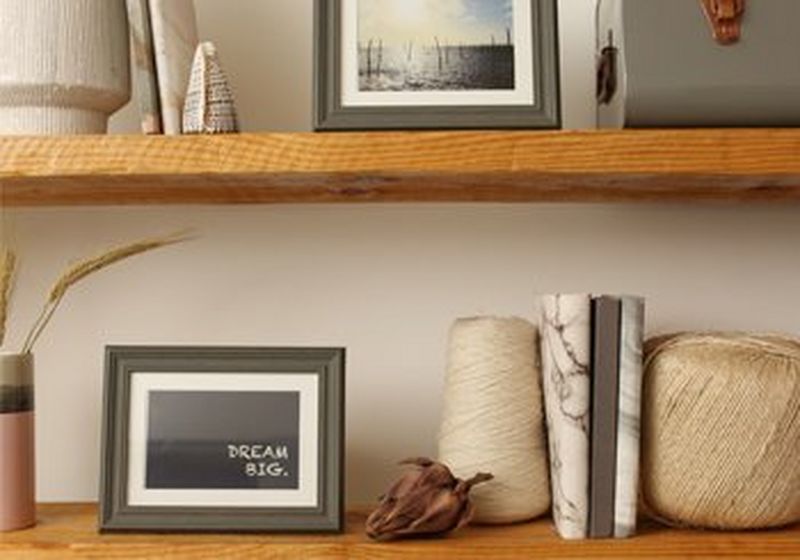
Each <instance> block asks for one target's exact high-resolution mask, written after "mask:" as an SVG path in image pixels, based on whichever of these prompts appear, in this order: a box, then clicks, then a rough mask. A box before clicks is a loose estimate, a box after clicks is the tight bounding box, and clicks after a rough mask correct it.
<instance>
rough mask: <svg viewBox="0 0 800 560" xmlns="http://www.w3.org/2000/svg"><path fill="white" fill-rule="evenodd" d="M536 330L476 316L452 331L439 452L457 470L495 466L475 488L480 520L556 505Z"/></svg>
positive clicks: (511, 517)
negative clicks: (491, 477)
mask: <svg viewBox="0 0 800 560" xmlns="http://www.w3.org/2000/svg"><path fill="white" fill-rule="evenodd" d="M538 356H539V351H538V341H537V331H536V328H535V327H534V326H533V325H532V324H530V323H529V322H528V321H525V320H523V319H516V318H512V319H499V318H476V319H462V320H459V321H457V322H456V324H455V325H454V326H453V328H452V330H451V332H450V346H449V354H448V369H447V386H446V390H445V399H444V410H443V419H442V428H441V432H440V437H439V458H440V460H441V461H442V462H444V463H446V464H447V465H449V466H450V467H451V468H452V469H453V472H454V473H455V474H456V476H459V477H465V476H467V477H468V476H472V475H474V474H475V473H476V472H491V473H492V474H494V476H495V480H493V481H491V482H488V483H486V484H484V485H481V486H479V487H476V488H475V490H474V491H473V494H472V496H473V501H474V503H475V506H476V515H475V521H476V522H479V523H511V522H515V521H524V520H527V519H532V518H534V517H537V516H539V515H541V514H543V513H545V512H546V511H548V509H549V507H550V489H549V482H548V464H547V451H546V440H545V432H544V412H543V408H542V391H541V375H540V370H539V358H538Z"/></svg>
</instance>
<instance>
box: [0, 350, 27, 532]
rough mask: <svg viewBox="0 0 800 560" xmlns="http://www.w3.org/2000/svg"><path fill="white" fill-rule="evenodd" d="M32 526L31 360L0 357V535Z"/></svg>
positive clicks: (23, 356)
mask: <svg viewBox="0 0 800 560" xmlns="http://www.w3.org/2000/svg"><path fill="white" fill-rule="evenodd" d="M35 523H36V484H35V469H34V429H33V356H31V355H30V354H28V355H18V354H0V531H16V530H19V529H25V528H26V527H30V526H32V525H34V524H35Z"/></svg>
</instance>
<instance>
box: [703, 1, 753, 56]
mask: <svg viewBox="0 0 800 560" xmlns="http://www.w3.org/2000/svg"><path fill="white" fill-rule="evenodd" d="M700 3H701V4H702V5H703V11H704V12H705V14H706V18H707V19H708V23H709V24H710V25H711V31H712V33H713V34H714V39H716V41H717V42H718V43H719V44H720V45H732V44H734V43H737V42H738V41H739V39H740V38H741V36H742V17H743V16H744V12H745V0H700Z"/></svg>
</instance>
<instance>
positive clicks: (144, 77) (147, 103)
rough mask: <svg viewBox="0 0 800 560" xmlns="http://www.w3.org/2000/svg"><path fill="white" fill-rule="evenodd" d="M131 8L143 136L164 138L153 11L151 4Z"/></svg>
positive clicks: (140, 1) (133, 2)
mask: <svg viewBox="0 0 800 560" xmlns="http://www.w3.org/2000/svg"><path fill="white" fill-rule="evenodd" d="M127 5H128V24H129V26H130V34H131V55H132V59H133V78H134V79H133V83H134V88H135V90H134V95H135V96H136V101H137V103H138V104H139V112H140V113H141V119H142V132H144V133H145V134H161V132H162V128H161V104H160V102H159V98H158V82H157V78H156V58H155V51H154V49H153V31H152V28H151V27H150V7H149V5H148V3H147V0H127Z"/></svg>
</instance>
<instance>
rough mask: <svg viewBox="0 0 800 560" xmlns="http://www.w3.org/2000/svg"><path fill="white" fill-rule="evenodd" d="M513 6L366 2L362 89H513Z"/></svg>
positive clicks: (361, 12)
mask: <svg viewBox="0 0 800 560" xmlns="http://www.w3.org/2000/svg"><path fill="white" fill-rule="evenodd" d="M514 40H515V38H514V13H513V0H358V59H359V60H358V62H359V70H358V74H359V90H360V91H362V92H381V91H393V92H403V91H461V90H513V89H514V88H515V68H514Z"/></svg>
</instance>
